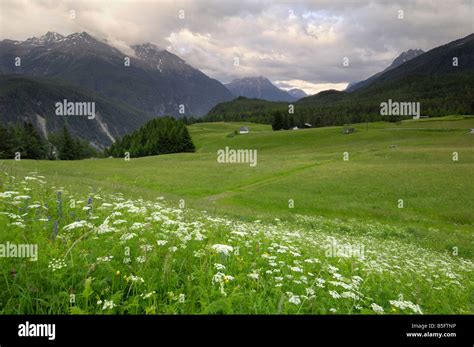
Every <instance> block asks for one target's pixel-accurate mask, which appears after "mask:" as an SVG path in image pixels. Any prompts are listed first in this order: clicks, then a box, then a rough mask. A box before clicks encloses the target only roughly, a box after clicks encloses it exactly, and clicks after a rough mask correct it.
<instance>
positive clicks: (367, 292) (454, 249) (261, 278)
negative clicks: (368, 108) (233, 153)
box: [0, 116, 474, 313]
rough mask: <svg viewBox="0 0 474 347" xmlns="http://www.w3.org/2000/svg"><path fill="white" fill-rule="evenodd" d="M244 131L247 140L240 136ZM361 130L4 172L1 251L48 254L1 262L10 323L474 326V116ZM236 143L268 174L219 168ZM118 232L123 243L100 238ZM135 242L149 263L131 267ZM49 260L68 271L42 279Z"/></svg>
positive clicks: (215, 132)
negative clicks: (328, 321)
mask: <svg viewBox="0 0 474 347" xmlns="http://www.w3.org/2000/svg"><path fill="white" fill-rule="evenodd" d="M242 125H247V126H248V127H249V128H250V133H249V134H245V135H234V130H237V129H239V127H240V126H242ZM352 126H353V127H355V128H356V129H357V131H356V132H355V133H352V134H347V135H345V134H342V133H341V128H340V127H329V128H320V129H305V130H299V131H281V132H273V131H271V128H270V127H269V126H266V125H257V124H244V123H207V124H195V125H192V126H191V127H190V132H191V135H192V137H193V140H194V142H195V144H196V147H197V152H196V153H186V154H172V155H163V156H158V157H148V158H132V159H131V160H130V161H125V160H122V159H91V160H83V161H76V162H60V161H55V162H50V161H29V160H21V161H18V162H15V161H1V162H0V171H1V172H3V173H4V174H3V175H2V178H1V180H2V182H1V185H2V191H14V192H15V194H13V193H12V194H10V195H8V194H7V195H5V196H3V199H2V200H1V202H0V211H3V212H5V213H8V214H5V213H4V214H3V215H0V225H3V232H2V233H0V234H1V236H2V237H1V241H2V242H6V241H14V240H17V241H18V240H29V242H32V241H34V242H36V243H37V244H38V245H39V248H40V250H44V251H43V252H44V253H43V254H45V253H46V254H47V255H44V256H43V257H40V258H39V259H38V262H35V263H34V265H31V263H30V264H26V265H25V264H24V263H20V261H19V260H16V259H2V260H0V261H2V262H8V263H7V266H2V269H3V277H4V281H2V284H1V286H5V288H1V289H2V292H3V293H5V294H4V295H3V296H2V297H1V301H0V309H1V311H0V312H3V313H19V312H28V313H32V312H37V313H48V312H49V313H52V312H59V313H66V312H71V313H81V312H82V313H84V312H87V313H98V312H105V313H110V312H117V313H173V312H177V313H332V312H334V313H336V312H337V313H373V312H378V311H380V312H382V311H383V312H385V313H398V312H400V313H419V311H423V312H427V313H473V312H474V307H473V302H474V297H473V295H474V294H472V293H473V292H474V291H473V286H474V283H473V273H472V270H473V269H472V262H471V260H472V259H473V258H474V232H473V231H474V213H473V211H474V203H473V196H474V184H472V174H473V172H474V134H470V133H469V132H470V129H471V128H474V118H473V117H454V116H453V117H445V118H439V119H426V120H418V121H414V120H409V121H404V122H403V123H401V124H389V123H370V124H368V126H367V125H366V124H357V125H352ZM225 146H228V147H230V148H233V149H256V150H257V151H258V164H257V166H256V167H251V166H250V165H249V164H243V163H242V164H222V163H218V162H217V160H216V158H217V154H216V153H217V151H218V150H219V149H223V148H224V147H225ZM345 152H347V153H346V155H348V160H347V161H345V160H343V158H344V153H345ZM453 152H456V153H457V155H458V160H457V161H454V160H453ZM32 172H35V174H31V173H32ZM37 175H40V176H43V177H42V178H38V176H37ZM25 176H27V177H30V178H29V179H26V180H24V179H23V177H25ZM38 181H43V182H44V183H41V182H40V183H38ZM58 190H63V191H64V195H63V197H62V199H64V200H61V206H62V210H61V214H60V215H59V212H58V211H57V208H58V206H57V205H58V204H59V202H58V199H57V196H56V194H57V191H58ZM118 193H121V194H123V195H117V194H118ZM110 194H112V195H110ZM21 196H28V198H21ZM18 197H20V198H18ZM97 197H99V199H97ZM157 197H164V198H165V201H166V203H163V205H162V202H161V200H159V202H157V200H156V198H157ZM89 198H91V201H92V202H88V199H89ZM22 199H26V202H25V201H24V200H22ZM121 199H122V200H121ZM142 199H143V200H142ZM400 199H402V200H403V208H400V207H401V206H400V203H401V201H400ZM72 200H74V201H75V202H77V204H78V206H77V207H76V206H74V207H71V206H70V203H71V201H72ZM98 200H99V201H98ZM180 200H182V201H181V202H183V201H184V203H185V207H186V208H185V211H184V212H183V211H182V209H180V208H178V207H179V203H180ZM290 200H292V201H293V202H294V206H290V203H289V201H290ZM106 201H107V203H105V205H104V202H106ZM127 201H128V205H127V204H126V205H125V207H124V205H123V204H124V203H125V202H127ZM33 202H35V203H34V204H33V206H36V205H40V206H45V204H47V206H49V210H48V211H50V212H42V213H40V214H37V213H36V212H34V211H37V210H36V209H38V207H34V208H31V207H29V206H30V205H31V204H32V203H33ZM63 204H64V206H63ZM121 204H122V205H121ZM53 206H54V207H53ZM88 206H89V207H90V209H88V208H87V207H88ZM181 207H182V206H181ZM84 208H85V209H84ZM124 209H125V210H124ZM136 209H138V211H139V212H138V213H137V212H134V211H136ZM140 209H141V210H140ZM89 210H93V211H94V213H90V212H89ZM130 211H132V212H130ZM140 211H141V212H140ZM202 211H206V212H202ZM115 212H119V213H122V214H123V217H120V215H119V214H115ZM275 218H277V220H275ZM40 219H43V220H44V223H43V224H41V223H40V222H39V220H40ZM116 220H124V221H125V222H119V223H116V224H114V223H115V221H116ZM55 221H56V224H58V226H59V227H58V228H57V229H58V230H59V231H58V238H59V239H58V240H60V241H55V242H53V243H51V241H50V238H51V237H50V235H51V232H52V230H54V228H55V226H54V222H55ZM77 221H83V222H84V223H87V224H83V225H79V226H76V225H75V224H73V223H74V222H77ZM170 221H171V222H170ZM155 222H156V223H155ZM15 223H17V224H15ZM104 223H105V226H104ZM108 223H110V225H111V226H112V225H113V227H112V228H114V229H117V230H114V231H115V232H110V233H108V232H104V233H103V235H102V233H100V232H99V231H100V230H102V229H107V227H108V225H109V224H108ZM133 223H138V224H136V225H135V227H134V224H133ZM192 223H197V224H192ZM71 224H72V225H73V226H72V227H71V228H70V229H68V228H67V225H71ZM122 224H123V225H122ZM101 226H102V229H101ZM28 230H31V231H32V232H33V235H32V234H31V233H30V234H29V231H28ZM63 230H64V232H62V231H63ZM68 230H69V231H68ZM235 232H237V233H235ZM196 233H199V234H200V235H201V236H202V235H204V236H205V237H204V238H201V237H199V236H196V235H197V234H196ZM127 234H135V236H130V237H131V238H130V240H128V239H127V240H123V239H122V237H124V235H127ZM84 235H86V236H84ZM91 235H96V236H94V237H92V236H91ZM137 236H138V237H137ZM125 238H126V237H125ZM157 241H162V242H160V243H159V244H157ZM165 241H166V242H165ZM124 243H130V245H129V247H130V248H131V249H132V254H133V255H134V256H136V257H145V258H143V259H145V260H144V262H141V260H137V259H135V260H133V261H131V263H129V264H125V263H124V262H123V261H122V258H123V248H124V247H125V246H124ZM161 243H163V245H164V244H167V246H166V247H162V246H163V245H160V244H161ZM331 243H336V244H346V245H347V244H348V245H364V246H365V250H366V257H365V258H362V259H360V258H357V257H356V258H354V257H346V256H339V257H332V256H328V255H327V252H326V251H327V249H326V248H325V247H326V246H327V245H328V244H331ZM170 245H173V246H170ZM216 245H217V246H216ZM222 245H224V246H225V245H231V248H232V251H229V248H225V247H224V248H222V247H221V246H222ZM169 246H170V247H169ZM214 246H216V247H214ZM173 247H176V250H174V248H173ZM147 249H148V250H149V252H150V253H149V254H148V256H147V253H146V252H147V251H146V250H147ZM226 249H227V251H226ZM236 249H240V253H239V252H237V253H235V250H236ZM196 252H197V254H198V255H196ZM199 252H202V254H200V253H199ZM224 253H225V254H224ZM40 254H41V251H40ZM295 254H296V255H295ZM109 256H112V258H110V259H108V260H104V259H102V258H103V257H109ZM52 258H55V259H60V260H58V262H59V263H58V264H60V265H59V266H58V267H59V269H58V270H57V271H54V273H53V274H52V275H51V276H49V277H47V278H48V279H47V280H46V279H45V278H46V277H45V273H48V265H50V268H49V269H50V270H49V271H51V269H52V268H54V266H55V265H54V264H53V265H51V263H50V262H51V259H52ZM132 258H133V257H132ZM99 259H100V260H99ZM119 259H120V260H119ZM143 259H142V260H143ZM62 262H64V267H63V266H62V265H61V264H63V263H62ZM279 262H282V263H279ZM270 263H271V264H270ZM216 264H217V265H216ZM273 264H277V265H273ZM157 268H158V269H159V271H157V270H156V269H157ZM12 269H14V273H15V276H13V277H12V275H11V272H12ZM276 270H279V271H281V273H279V271H276ZM155 272H156V273H155ZM117 273H118V274H119V275H116V274H117ZM27 274H29V276H26V275H27ZM32 274H34V275H32ZM124 274H125V275H126V276H125V278H124V277H123V275H124ZM131 276H139V277H140V278H141V279H143V283H142V282H141V280H140V279H138V280H137V279H136V278H135V277H131ZM226 276H227V277H226ZM229 276H230V277H229ZM288 276H289V277H288ZM28 278H29V279H28ZM92 278H94V279H92ZM191 278H192V280H190V279H191ZM359 278H360V279H359ZM137 281H138V282H139V283H137ZM280 283H282V284H281V285H279V284H280ZM51 288H55V290H54V293H57V292H61V293H62V294H61V295H62V296H61V297H60V298H57V297H56V296H54V294H53V293H52V292H51ZM193 288H194V289H193ZM196 288H200V289H196ZM415 288H416V289H415ZM3 289H5V291H4V290H3ZM338 289H340V291H339V292H338ZM341 290H342V291H341ZM196 291H199V293H197V292H196ZM71 292H73V293H77V294H78V295H77V300H78V301H77V303H75V304H71V303H70V302H69V300H66V299H67V296H68V295H69V294H71ZM171 292H172V293H171ZM150 293H152V294H150ZM170 293H171V294H170ZM343 293H345V294H343ZM148 294H150V295H149V296H147V295H148ZM180 294H181V296H180ZM145 296H146V300H145V299H144V298H143V297H145ZM96 299H97V300H96ZM142 299H143V300H142ZM341 299H342V300H341ZM51 300H52V301H53V304H51V302H52V301H51ZM107 300H108V301H112V302H113V303H114V305H116V307H115V306H114V305H112V304H108V305H109V306H112V307H111V308H109V306H107V307H106V308H105V309H103V306H104V305H105V304H104V301H107ZM93 301H94V302H93ZM96 301H97V302H99V301H100V302H101V304H99V303H96ZM373 304H375V306H374V305H373Z"/></svg>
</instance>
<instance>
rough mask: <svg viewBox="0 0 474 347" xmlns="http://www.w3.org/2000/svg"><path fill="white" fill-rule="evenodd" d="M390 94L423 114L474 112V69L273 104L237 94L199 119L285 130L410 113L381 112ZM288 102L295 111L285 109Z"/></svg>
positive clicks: (326, 93)
mask: <svg viewBox="0 0 474 347" xmlns="http://www.w3.org/2000/svg"><path fill="white" fill-rule="evenodd" d="M389 99H392V100H393V101H399V102H419V103H420V105H421V116H428V117H442V116H446V115H452V114H459V115H472V114H474V101H473V100H474V74H473V73H462V74H447V75H442V76H436V75H435V76H411V77H408V78H404V79H403V80H397V81H390V82H386V83H383V84H378V85H374V86H371V87H368V88H364V89H363V90H358V91H355V92H352V93H348V92H343V91H336V90H328V91H323V92H320V93H318V94H316V95H313V96H309V97H306V98H303V99H300V100H299V101H297V102H295V103H276V102H269V101H264V100H257V99H246V98H242V97H241V98H237V99H234V100H232V101H230V102H225V103H221V104H219V105H217V106H215V107H214V108H213V109H212V110H211V111H210V112H209V113H208V115H206V116H205V117H203V118H202V119H201V120H200V121H203V122H217V121H225V122H241V121H248V122H255V123H264V124H272V125H273V126H274V127H275V128H276V129H288V128H291V127H293V126H298V127H300V128H301V127H303V126H304V124H305V123H309V124H311V125H312V127H324V126H334V125H339V126H341V125H344V124H353V123H362V122H375V121H398V120H400V119H405V118H411V116H395V117H387V116H382V115H380V104H381V103H382V102H387V101H388V100H389ZM290 105H292V111H293V113H291V112H289V111H290V108H289V107H290ZM280 117H281V118H280ZM191 121H192V120H191Z"/></svg>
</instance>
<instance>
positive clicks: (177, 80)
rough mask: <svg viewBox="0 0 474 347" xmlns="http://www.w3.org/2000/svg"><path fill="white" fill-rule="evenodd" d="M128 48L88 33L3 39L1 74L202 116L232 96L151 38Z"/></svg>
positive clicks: (153, 109) (158, 111)
mask: <svg viewBox="0 0 474 347" xmlns="http://www.w3.org/2000/svg"><path fill="white" fill-rule="evenodd" d="M130 48H131V49H133V51H134V52H135V55H131V56H129V55H127V54H126V53H123V52H121V51H119V50H118V49H117V48H115V47H113V46H111V45H109V44H108V43H107V42H106V41H101V40H98V39H96V38H94V37H93V36H91V35H90V34H88V33H86V32H82V33H74V34H71V35H68V36H63V35H61V34H58V33H54V32H48V33H46V34H45V35H43V36H41V37H39V38H37V37H33V38H29V39H27V40H25V41H13V40H8V39H6V40H2V41H0V73H3V74H21V75H26V76H36V77H48V78H54V79H61V80H65V81H69V82H72V83H74V84H77V85H79V86H81V87H84V88H87V89H90V90H92V91H95V92H98V93H101V94H103V95H105V96H107V97H110V98H113V99H116V100H120V101H122V102H126V103H128V104H129V105H132V106H134V107H136V108H138V109H141V110H143V111H144V112H147V113H150V114H152V115H155V116H159V115H174V116H178V117H179V116H190V115H193V116H200V115H203V114H205V113H206V112H207V111H209V110H210V109H211V108H212V107H213V106H214V105H216V104H217V103H219V102H223V101H228V100H231V99H232V98H233V96H232V94H231V93H230V92H229V91H228V90H227V88H226V87H224V86H223V85H222V84H221V83H220V82H219V81H217V80H215V79H212V78H209V77H208V76H206V75H205V74H204V73H202V72H201V71H199V70H197V69H194V68H193V67H191V66H190V65H188V64H187V63H186V62H185V61H184V60H182V59H181V58H179V57H177V56H176V55H174V54H172V53H170V52H168V51H166V50H162V49H159V48H158V47H157V46H155V45H153V44H151V43H145V44H139V45H133V46H132V47H130ZM17 57H19V58H21V66H19V67H17V66H15V59H16V58H17ZM127 59H129V66H128V65H127V62H126V60H127ZM180 111H184V112H183V113H181V112H180Z"/></svg>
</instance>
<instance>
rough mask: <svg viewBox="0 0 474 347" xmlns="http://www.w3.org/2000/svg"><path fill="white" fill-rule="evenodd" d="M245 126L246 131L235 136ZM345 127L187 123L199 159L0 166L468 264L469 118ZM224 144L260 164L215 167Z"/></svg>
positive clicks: (472, 245)
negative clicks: (398, 237) (394, 233)
mask: <svg viewBox="0 0 474 347" xmlns="http://www.w3.org/2000/svg"><path fill="white" fill-rule="evenodd" d="M243 125H246V126H248V127H249V129H250V133H249V134H242V135H240V134H239V135H235V134H234V131H235V130H238V129H239V128H240V126H243ZM351 127H355V128H356V132H354V133H352V134H342V132H341V127H328V128H318V129H304V130H297V131H279V132H273V131H272V130H271V128H270V126H268V125H260V124H251V123H204V124H194V125H192V126H191V127H190V132H191V135H192V138H193V141H194V143H195V145H196V147H197V151H196V153H186V154H171V155H162V156H155V157H147V158H132V159H131V160H130V161H125V160H121V159H90V160H82V161H62V162H61V161H30V160H21V161H18V162H14V161H2V162H0V163H1V164H0V168H1V169H2V171H6V172H8V173H10V174H12V175H20V176H21V175H25V174H26V173H28V172H32V171H35V172H38V173H39V174H41V175H44V176H46V177H47V178H48V179H49V181H50V182H52V183H53V184H54V185H56V186H58V187H59V186H67V187H68V189H70V190H76V191H78V192H81V191H83V190H84V189H92V190H93V191H95V190H99V189H100V190H105V191H107V192H109V193H116V192H122V193H124V194H126V195H127V196H129V197H130V198H149V199H153V198H155V197H157V196H165V197H166V198H167V200H168V201H170V202H172V203H173V204H175V205H176V206H178V204H179V201H180V200H181V199H182V200H184V204H185V206H186V207H187V208H192V209H196V210H206V211H208V212H210V213H213V214H216V215H226V216H229V217H232V218H237V219H241V220H250V221H251V220H255V219H263V220H273V219H274V218H279V219H283V220H290V221H291V220H292V219H293V218H294V216H295V215H309V216H323V217H327V218H337V219H340V220H357V221H359V222H362V223H363V222H380V223H383V224H388V225H394V226H399V227H402V228H404V229H406V231H407V232H408V233H410V234H413V236H414V240H416V242H418V243H419V244H420V245H421V246H424V247H429V248H432V249H435V250H440V251H449V252H450V251H452V249H453V247H457V249H458V251H459V254H460V255H462V256H464V257H467V258H473V257H474V241H473V236H474V234H473V230H474V227H473V225H474V213H473V211H474V202H473V197H474V184H472V175H473V173H474V134H470V133H469V132H470V129H471V128H474V118H473V117H459V116H449V117H444V118H433V119H421V120H406V121H403V122H402V123H401V124H392V123H386V122H380V123H369V124H368V125H367V124H356V125H351ZM226 146H228V147H229V148H232V149H257V151H258V152H257V153H258V156H257V162H258V164H257V166H256V167H251V166H250V165H249V164H244V163H240V164H222V163H218V162H217V160H216V158H217V151H218V150H219V149H224V148H225V147H226ZM344 152H347V153H346V155H348V160H347V161H345V160H343V159H344ZM453 152H457V155H458V160H457V161H455V160H453ZM88 187H90V188H88ZM400 199H401V200H403V202H402V203H403V207H402V206H401V205H400ZM290 200H292V201H290ZM400 207H402V208H400Z"/></svg>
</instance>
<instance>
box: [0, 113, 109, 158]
mask: <svg viewBox="0 0 474 347" xmlns="http://www.w3.org/2000/svg"><path fill="white" fill-rule="evenodd" d="M0 139H1V141H0V159H48V160H56V159H59V160H77V159H84V158H90V157H97V156H99V155H100V153H98V152H97V151H96V150H95V149H94V148H92V147H91V146H90V145H89V144H88V143H87V142H85V141H82V140H80V139H79V138H76V137H73V136H72V135H71V133H70V132H69V130H68V128H67V127H66V126H64V127H63V128H62V130H61V131H59V132H57V133H52V134H50V135H49V136H48V138H44V137H43V136H41V135H40V134H39V133H38V131H37V130H36V129H35V127H34V126H33V124H31V123H29V122H24V123H22V124H21V123H20V124H16V125H11V124H10V125H8V126H7V127H3V126H1V125H0Z"/></svg>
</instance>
